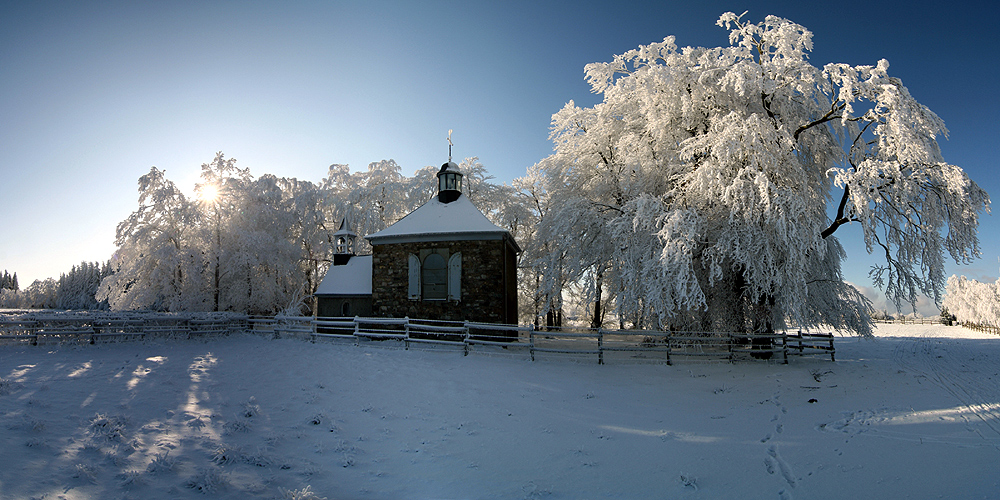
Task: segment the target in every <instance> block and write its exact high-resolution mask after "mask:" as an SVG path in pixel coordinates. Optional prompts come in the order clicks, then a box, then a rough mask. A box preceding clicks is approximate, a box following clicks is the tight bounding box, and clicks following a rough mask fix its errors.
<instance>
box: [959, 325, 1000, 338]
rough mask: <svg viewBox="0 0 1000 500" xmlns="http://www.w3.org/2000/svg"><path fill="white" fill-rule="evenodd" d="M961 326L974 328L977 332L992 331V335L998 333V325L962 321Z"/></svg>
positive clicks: (999, 330) (999, 331)
mask: <svg viewBox="0 0 1000 500" xmlns="http://www.w3.org/2000/svg"><path fill="white" fill-rule="evenodd" d="M962 326H964V327H966V328H968V329H970V330H975V331H977V332H986V333H992V334H994V335H1000V327H996V326H993V325H981V324H978V323H962Z"/></svg>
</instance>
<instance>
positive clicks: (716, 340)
mask: <svg viewBox="0 0 1000 500" xmlns="http://www.w3.org/2000/svg"><path fill="white" fill-rule="evenodd" d="M279 322H280V323H282V324H283V326H280V327H276V328H275V330H274V334H275V336H302V337H305V336H308V338H309V339H310V340H312V341H313V342H316V341H320V340H340V341H348V342H353V343H354V344H356V345H360V344H362V343H369V344H370V343H372V342H396V343H397V344H398V345H400V346H401V347H402V348H404V349H410V348H411V345H412V344H421V345H425V346H439V347H445V346H450V347H458V348H460V349H461V350H462V352H463V353H464V354H468V353H470V352H483V353H491V354H505V355H517V353H518V352H523V353H526V354H527V356H528V357H529V358H530V359H531V360H532V361H534V360H535V359H536V358H537V357H539V356H545V355H549V354H555V355H560V356H564V357H565V356H569V357H577V358H583V359H587V358H590V359H593V358H596V360H597V362H598V363H599V364H604V363H605V362H607V361H630V362H635V361H649V362H662V363H666V364H672V363H673V362H674V361H675V360H678V359H694V358H701V359H705V358H708V359H717V360H726V361H735V360H741V359H770V360H777V361H780V362H783V363H787V362H788V357H789V356H801V355H829V356H830V359H831V360H834V359H835V355H836V350H835V348H834V344H833V342H834V336H833V334H831V333H808V332H806V333H803V332H794V333H789V332H777V333H766V334H747V333H718V332H668V331H654V330H616V329H605V328H575V327H552V328H535V327H534V326H533V325H527V326H525V325H504V324H492V323H474V322H448V321H431V320H422V319H410V318H362V317H354V318H348V317H337V318H322V317H321V318H282V319H280V321H279ZM397 344H388V345H397Z"/></svg>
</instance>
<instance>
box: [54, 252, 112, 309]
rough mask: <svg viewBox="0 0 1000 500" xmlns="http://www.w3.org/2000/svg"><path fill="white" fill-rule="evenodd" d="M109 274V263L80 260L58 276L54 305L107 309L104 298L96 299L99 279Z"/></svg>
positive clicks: (66, 307)
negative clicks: (78, 263) (76, 264)
mask: <svg viewBox="0 0 1000 500" xmlns="http://www.w3.org/2000/svg"><path fill="white" fill-rule="evenodd" d="M110 274H111V263H110V262H107V263H105V264H101V263H99V262H81V263H80V265H79V266H73V267H72V268H71V269H70V271H69V272H68V273H65V274H62V275H60V276H59V286H58V289H57V291H56V294H57V297H56V306H57V307H58V308H60V309H107V308H108V303H107V301H106V300H97V298H96V296H97V291H98V289H99V287H100V285H101V281H102V280H103V279H104V278H105V277H107V276H109V275H110Z"/></svg>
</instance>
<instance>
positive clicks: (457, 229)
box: [316, 161, 521, 324]
mask: <svg viewBox="0 0 1000 500" xmlns="http://www.w3.org/2000/svg"><path fill="white" fill-rule="evenodd" d="M437 178H438V194H437V196H435V197H434V198H432V199H431V200H430V201H428V202H427V203H425V204H423V205H421V206H420V207H419V208H417V209H416V210H414V211H413V212H410V213H409V214H408V215H406V216H405V217H403V218H402V219H400V220H398V221H397V222H396V223H395V224H392V225H391V226H389V227H387V228H385V229H383V230H382V231H378V232H376V233H374V234H371V235H369V236H367V237H366V239H367V240H368V242H369V243H371V245H372V255H366V256H358V255H353V238H354V233H353V232H350V228H349V227H348V226H347V225H346V223H342V224H341V228H340V231H338V232H337V233H336V235H335V236H336V237H337V238H338V239H337V242H338V249H337V256H335V257H334V262H333V265H332V266H330V270H329V271H328V272H327V275H326V277H324V279H323V282H322V283H321V284H320V286H319V288H318V289H317V291H316V296H317V299H318V301H317V302H318V306H317V315H318V316H321V317H337V316H374V317H389V318H403V317H409V318H414V319H432V320H448V321H474V322H482V323H502V324H516V323H517V322H518V317H517V255H518V253H520V252H521V249H520V247H518V245H517V243H516V242H515V241H514V238H513V237H512V236H511V234H510V232H508V231H506V230H505V229H503V228H500V227H499V226H497V225H495V224H493V223H492V222H490V221H489V219H487V218H486V216H485V215H483V213H482V212H480V211H479V209H478V208H476V206H475V205H473V204H472V202H471V201H469V199H468V197H466V196H464V195H463V194H462V172H460V171H459V169H458V165H456V164H454V163H452V162H451V161H449V162H448V163H445V164H444V165H442V167H441V170H440V171H439V172H438V174H437ZM340 238H344V241H345V245H346V243H347V242H348V241H349V242H350V243H351V244H350V245H349V246H345V247H344V248H343V249H342V248H341V246H340V241H341V240H340ZM348 249H350V250H348ZM342 250H343V252H342Z"/></svg>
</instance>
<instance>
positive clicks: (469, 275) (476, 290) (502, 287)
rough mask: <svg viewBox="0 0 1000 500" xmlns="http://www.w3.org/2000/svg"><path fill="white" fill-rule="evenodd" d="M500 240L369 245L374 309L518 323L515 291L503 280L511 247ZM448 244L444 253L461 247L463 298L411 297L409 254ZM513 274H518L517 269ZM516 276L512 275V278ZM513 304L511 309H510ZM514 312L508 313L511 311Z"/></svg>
mask: <svg viewBox="0 0 1000 500" xmlns="http://www.w3.org/2000/svg"><path fill="white" fill-rule="evenodd" d="M505 247H506V242H505V241H503V240H486V241H441V242H418V243H397V244H388V245H376V246H375V247H374V248H373V249H372V314H373V315H374V316H381V317H397V318H401V317H404V316H408V317H410V318H421V319H441V320H452V321H462V320H468V321H479V322H484V323H506V322H516V321H517V316H516V310H517V294H516V293H514V294H512V296H511V294H509V293H508V292H509V291H510V290H516V286H514V287H511V286H510V284H508V283H507V281H508V277H509V276H510V275H511V274H510V273H509V272H508V273H507V274H506V275H505V273H504V268H505V260H506V261H507V262H506V264H507V266H508V267H509V266H516V260H515V259H513V258H511V255H512V254H513V252H512V251H511V250H510V249H509V248H505ZM434 248H446V249H447V250H448V255H449V256H451V255H454V254H455V253H456V252H462V300H461V301H460V302H455V301H450V300H422V299H421V300H410V299H409V298H408V287H409V261H408V256H409V255H410V254H415V255H418V256H419V255H420V250H422V249H434ZM513 271H514V274H513V276H515V277H516V276H517V273H516V269H514V270H513ZM515 279H516V278H515ZM511 306H513V309H511ZM511 310H514V311H515V314H514V316H513V317H510V315H509V311H511Z"/></svg>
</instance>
